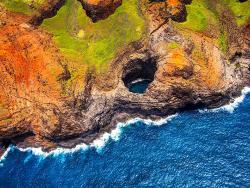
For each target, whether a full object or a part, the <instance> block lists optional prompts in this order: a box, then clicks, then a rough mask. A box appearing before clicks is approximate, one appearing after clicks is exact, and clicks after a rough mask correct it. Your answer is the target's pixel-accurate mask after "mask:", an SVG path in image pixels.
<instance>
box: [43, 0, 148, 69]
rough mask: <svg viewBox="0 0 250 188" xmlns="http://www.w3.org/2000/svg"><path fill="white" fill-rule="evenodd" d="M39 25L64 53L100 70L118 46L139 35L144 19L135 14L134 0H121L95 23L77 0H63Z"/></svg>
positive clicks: (142, 28)
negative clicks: (51, 35)
mask: <svg viewBox="0 0 250 188" xmlns="http://www.w3.org/2000/svg"><path fill="white" fill-rule="evenodd" d="M42 27H43V28H44V29H46V30H48V31H50V32H51V33H53V34H54V39H55V41H56V43H57V44H58V46H59V48H60V50H61V51H62V52H63V53H64V54H65V55H66V56H68V57H70V58H73V59H77V60H78V61H79V60H80V61H81V62H82V63H84V64H89V65H92V66H94V67H96V68H97V70H99V71H101V70H102V69H103V68H105V65H106V64H107V62H108V61H110V60H111V59H113V58H114V56H115V54H116V52H117V51H118V49H119V48H121V47H122V46H124V45H125V44H128V43H129V42H132V41H135V40H139V39H140V38H141V37H142V34H143V31H144V20H143V18H142V17H141V16H140V15H139V12H138V5H137V0H126V1H123V4H122V5H121V6H120V7H119V8H117V10H116V11H115V13H114V14H113V15H111V16H110V17H108V18H107V19H105V20H100V21H98V22H97V23H93V22H92V21H91V20H90V18H89V17H87V16H86V14H85V11H84V10H83V9H82V7H81V5H80V3H79V2H77V1H76V0H67V1H66V4H65V5H64V6H63V7H62V8H61V9H60V10H59V12H58V13H57V15H56V16H55V17H53V18H50V19H46V20H45V21H44V22H43V24H42Z"/></svg>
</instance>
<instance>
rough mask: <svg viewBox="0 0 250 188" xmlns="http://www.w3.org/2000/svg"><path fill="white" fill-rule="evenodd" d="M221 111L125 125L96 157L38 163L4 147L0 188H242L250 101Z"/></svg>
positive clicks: (91, 153)
mask: <svg viewBox="0 0 250 188" xmlns="http://www.w3.org/2000/svg"><path fill="white" fill-rule="evenodd" d="M229 107H230V106H229ZM226 109H227V108H226ZM228 110H229V111H230V108H228V109H227V110H225V109H224V110H223V109H221V110H217V111H215V112H214V111H207V112H204V111H202V112H199V111H190V112H185V113H181V114H178V115H177V116H176V117H174V118H173V119H172V120H170V121H168V122H167V123H163V124H161V125H159V123H158V124H152V123H147V125H146V124H145V123H143V122H141V121H139V122H138V121H137V122H135V123H130V124H129V125H128V126H126V127H123V128H120V129H119V131H117V130H116V132H113V133H114V134H115V133H117V135H118V136H117V137H114V138H113V139H109V140H108V141H107V140H106V145H105V146H104V147H99V148H98V149H96V148H95V147H88V148H87V147H86V149H82V150H79V151H76V152H72V153H67V154H65V153H61V154H60V152H58V153H57V154H51V155H48V156H47V157H45V156H42V155H41V154H40V155H39V153H38V154H37V153H36V152H34V151H33V152H32V151H31V150H28V151H26V152H24V151H20V150H18V149H17V148H15V147H11V149H10V151H9V152H8V154H7V155H6V157H5V159H2V161H1V163H0V187H25V188H26V187H43V188H44V187H60V188H62V187H181V188H182V187H191V188H194V187H246V188H249V187H250V95H248V96H247V97H246V98H245V100H244V101H243V102H242V103H240V104H239V106H238V107H237V108H235V110H234V112H233V113H232V109H231V113H230V112H228ZM118 137H119V139H118ZM97 143H98V142H97ZM96 145H98V144H96Z"/></svg>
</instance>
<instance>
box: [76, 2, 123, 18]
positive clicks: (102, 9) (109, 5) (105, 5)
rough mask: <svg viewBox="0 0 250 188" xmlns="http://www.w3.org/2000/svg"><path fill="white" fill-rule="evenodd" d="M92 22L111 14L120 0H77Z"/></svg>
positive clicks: (119, 3)
mask: <svg viewBox="0 0 250 188" xmlns="http://www.w3.org/2000/svg"><path fill="white" fill-rule="evenodd" d="M78 1H79V2H80V3H81V4H82V7H83V9H84V10H85V11H86V14H87V15H88V16H89V17H90V18H91V19H92V21H93V22H97V21H98V20H103V19H105V18H107V17H108V16H110V15H111V14H113V13H114V12H115V10H116V9H117V7H119V6H120V5H121V4H122V0H78Z"/></svg>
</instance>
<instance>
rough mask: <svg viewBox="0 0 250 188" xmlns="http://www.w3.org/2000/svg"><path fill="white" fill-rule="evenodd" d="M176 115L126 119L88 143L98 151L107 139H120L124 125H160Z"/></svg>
mask: <svg viewBox="0 0 250 188" xmlns="http://www.w3.org/2000/svg"><path fill="white" fill-rule="evenodd" d="M176 116H177V114H175V115H171V116H168V117H167V118H162V119H160V120H157V121H153V120H151V119H142V118H134V119H131V120H128V121H127V122H125V123H118V124H117V126H116V128H115V129H113V130H112V131H111V132H110V133H107V132H106V133H104V134H103V135H102V136H101V137H100V138H98V139H96V140H94V141H93V143H91V144H90V147H94V148H96V150H97V152H99V151H101V150H102V148H103V147H104V146H105V145H106V144H107V142H108V141H109V140H114V141H118V140H119V139H120V136H121V134H122V129H123V128H124V127H127V126H129V125H132V124H134V123H138V122H142V123H144V124H146V125H152V126H160V125H162V124H165V123H167V122H168V121H170V120H172V119H173V118H174V117H176Z"/></svg>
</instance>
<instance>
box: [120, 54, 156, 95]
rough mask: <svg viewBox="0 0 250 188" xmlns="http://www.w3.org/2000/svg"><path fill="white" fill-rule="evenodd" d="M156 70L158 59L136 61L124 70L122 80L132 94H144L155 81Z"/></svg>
mask: <svg viewBox="0 0 250 188" xmlns="http://www.w3.org/2000/svg"><path fill="white" fill-rule="evenodd" d="M156 70H157V65H156V58H153V57H150V58H147V59H145V60H144V59H135V60H132V61H131V62H130V63H129V64H128V65H127V66H126V67H125V68H124V71H123V75H122V80H123V82H124V85H125V86H126V87H127V88H128V90H129V91H130V92H132V93H139V94H140V93H141V94H142V93H145V91H146V90H147V88H148V86H149V84H150V83H151V82H152V81H153V80H154V76H155V72H156Z"/></svg>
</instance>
